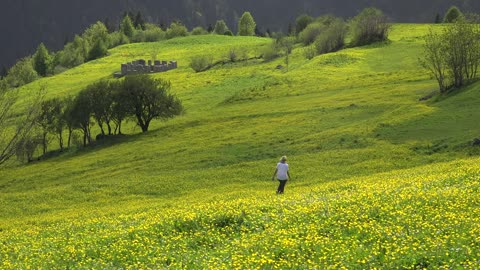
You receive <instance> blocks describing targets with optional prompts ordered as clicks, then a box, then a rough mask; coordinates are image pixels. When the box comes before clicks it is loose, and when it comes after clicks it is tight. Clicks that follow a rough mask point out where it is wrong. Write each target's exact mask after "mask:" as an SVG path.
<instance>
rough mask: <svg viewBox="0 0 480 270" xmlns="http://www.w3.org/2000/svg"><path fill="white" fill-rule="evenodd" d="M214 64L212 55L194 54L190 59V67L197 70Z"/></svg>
mask: <svg viewBox="0 0 480 270" xmlns="http://www.w3.org/2000/svg"><path fill="white" fill-rule="evenodd" d="M211 64H212V57H211V56H207V55H200V56H194V57H192V58H191V59H190V67H191V68H192V69H193V70H195V72H201V71H204V70H205V69H207V68H208V67H209V66H210V65H211Z"/></svg>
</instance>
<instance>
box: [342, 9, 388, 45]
mask: <svg viewBox="0 0 480 270" xmlns="http://www.w3.org/2000/svg"><path fill="white" fill-rule="evenodd" d="M351 23H352V24H351V27H352V32H353V33H352V35H353V38H352V44H353V45H354V46H363V45H368V44H372V43H374V42H379V41H386V40H387V39H388V31H389V30H390V24H389V23H388V22H387V17H386V16H385V15H383V12H382V11H381V10H379V9H376V8H366V9H364V10H363V11H362V12H360V14H358V15H357V16H355V17H354V18H353V20H352V22H351Z"/></svg>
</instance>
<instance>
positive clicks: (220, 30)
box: [213, 20, 233, 35]
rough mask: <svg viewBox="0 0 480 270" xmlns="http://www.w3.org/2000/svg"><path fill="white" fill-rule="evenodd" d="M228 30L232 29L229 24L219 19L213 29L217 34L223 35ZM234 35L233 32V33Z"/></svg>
mask: <svg viewBox="0 0 480 270" xmlns="http://www.w3.org/2000/svg"><path fill="white" fill-rule="evenodd" d="M227 31H230V30H229V29H228V26H227V24H226V23H225V21H224V20H218V21H217V22H216V23H215V28H214V30H213V32H215V34H217V35H223V34H225V32H227ZM232 35H233V34H232Z"/></svg>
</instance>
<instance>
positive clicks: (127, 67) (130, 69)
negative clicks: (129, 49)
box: [114, 59, 177, 78]
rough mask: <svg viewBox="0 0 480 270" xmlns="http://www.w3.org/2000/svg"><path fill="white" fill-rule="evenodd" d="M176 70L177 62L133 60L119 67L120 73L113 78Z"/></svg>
mask: <svg viewBox="0 0 480 270" xmlns="http://www.w3.org/2000/svg"><path fill="white" fill-rule="evenodd" d="M175 68H177V61H158V60H155V61H152V60H148V61H145V60H143V59H139V60H135V61H132V62H128V63H126V64H122V65H121V70H120V72H117V73H115V74H114V76H115V78H120V77H123V76H125V75H130V74H145V73H158V72H165V71H169V70H172V69H175Z"/></svg>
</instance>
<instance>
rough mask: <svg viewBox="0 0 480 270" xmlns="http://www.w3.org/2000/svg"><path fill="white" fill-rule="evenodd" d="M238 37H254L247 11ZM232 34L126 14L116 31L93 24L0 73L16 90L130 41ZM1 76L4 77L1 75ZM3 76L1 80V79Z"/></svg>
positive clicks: (220, 26) (218, 27)
mask: <svg viewBox="0 0 480 270" xmlns="http://www.w3.org/2000/svg"><path fill="white" fill-rule="evenodd" d="M238 28H239V32H238V34H239V35H254V34H255V29H256V23H255V21H254V19H253V17H252V15H251V14H250V13H249V12H245V13H244V14H243V16H242V17H241V18H240V20H239V25H238ZM210 32H213V33H215V34H220V35H233V33H232V32H231V31H230V30H229V28H228V26H227V24H226V23H225V21H223V20H219V21H217V23H216V24H215V28H212V29H208V30H205V29H203V28H202V27H196V28H194V29H193V30H192V32H190V33H189V31H188V29H187V28H186V27H185V26H184V25H183V24H182V23H180V22H177V21H174V22H172V23H171V25H170V26H169V27H161V26H158V25H155V24H151V23H147V22H145V20H144V19H143V17H142V15H141V13H137V15H135V16H134V15H133V14H132V13H126V14H125V15H124V17H123V19H122V21H121V22H120V24H119V27H118V30H115V27H114V26H112V25H111V24H110V23H109V21H108V20H107V21H105V22H100V21H99V22H97V23H95V24H93V25H91V26H90V27H89V28H87V29H86V30H85V31H84V33H83V34H81V35H76V36H75V37H74V38H73V40H72V41H71V42H68V43H66V44H65V46H64V48H63V49H62V50H60V51H58V52H50V51H49V50H48V49H47V48H46V47H45V45H44V44H43V43H42V44H40V45H39V46H38V48H37V50H36V52H35V53H34V55H33V56H29V57H25V58H23V59H20V60H19V61H18V62H17V63H16V64H15V65H14V66H13V67H12V68H10V69H9V70H8V71H6V72H2V79H4V80H5V81H6V83H7V85H9V86H10V87H19V86H22V85H24V84H27V83H30V82H32V81H34V80H36V79H38V78H39V77H45V76H48V75H53V74H57V73H60V72H62V71H64V70H65V69H68V68H72V67H75V66H78V65H81V64H83V63H85V62H87V61H90V60H94V59H97V58H100V57H103V56H105V55H106V54H107V51H108V49H109V48H113V47H116V46H118V45H122V44H126V43H130V42H155V41H160V40H164V39H171V38H175V37H182V36H187V35H189V34H192V35H202V34H209V33H210ZM3 73H5V74H3ZM3 77H5V78H3Z"/></svg>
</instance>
